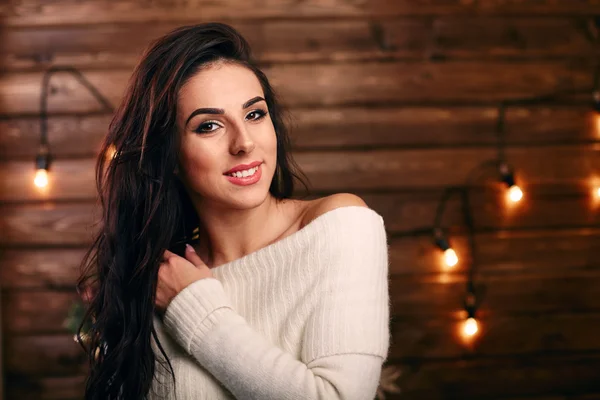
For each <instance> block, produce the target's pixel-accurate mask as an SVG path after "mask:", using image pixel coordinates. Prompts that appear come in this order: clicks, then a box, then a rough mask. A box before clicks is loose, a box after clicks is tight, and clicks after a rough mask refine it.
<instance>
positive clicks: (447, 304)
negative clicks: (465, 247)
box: [389, 270, 600, 318]
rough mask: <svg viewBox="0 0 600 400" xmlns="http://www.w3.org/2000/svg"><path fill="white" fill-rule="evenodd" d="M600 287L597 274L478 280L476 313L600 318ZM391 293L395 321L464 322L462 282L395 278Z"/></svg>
mask: <svg viewBox="0 0 600 400" xmlns="http://www.w3.org/2000/svg"><path fill="white" fill-rule="evenodd" d="M598 284H600V274H599V273H598V271H597V270H593V271H579V270H575V271H572V272H564V271H561V272H559V273H555V274H552V273H545V274H540V273H531V274H527V273H523V274H517V273H515V274H513V275H510V276H508V275H506V276H482V277H479V276H476V278H475V285H476V287H475V291H476V294H477V296H478V301H479V303H480V304H481V306H480V308H479V310H478V313H479V315H481V316H482V317H485V316H487V315H494V316H497V315H529V314H535V315H538V314H543V313H569V312H573V313H581V312H597V311H600V299H598V296H597V295H596V289H595V288H597V285H598ZM389 290H390V297H391V301H392V314H393V315H397V316H399V317H406V318H409V317H410V318H417V317H418V318H424V317H429V316H446V317H447V316H452V317H456V318H462V317H465V313H464V312H463V308H464V297H465V293H466V278H465V277H464V276H456V275H449V274H439V275H436V276H430V277H426V278H424V277H421V276H415V277H410V278H409V277H405V276H398V277H394V276H392V277H391V280H390V289H389Z"/></svg>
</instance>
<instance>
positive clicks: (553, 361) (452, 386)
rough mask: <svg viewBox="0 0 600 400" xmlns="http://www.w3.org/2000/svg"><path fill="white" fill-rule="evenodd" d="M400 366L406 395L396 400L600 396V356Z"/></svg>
mask: <svg viewBox="0 0 600 400" xmlns="http://www.w3.org/2000/svg"><path fill="white" fill-rule="evenodd" d="M390 362H391V363H393V362H394V360H390ZM400 367H401V369H402V376H400V377H399V378H398V380H397V381H398V385H399V386H400V387H401V388H402V393H401V394H400V395H398V397H392V398H397V399H411V400H449V399H451V400H458V399H461V400H463V399H472V400H475V399H476V400H492V399H495V400H497V399H504V400H507V399H514V398H528V399H530V398H532V399H536V398H538V397H536V396H548V397H550V398H552V396H557V393H563V394H565V397H564V399H571V398H575V399H577V398H578V397H577V396H578V395H588V394H591V393H600V381H599V380H598V375H597V371H598V369H599V368H600V357H599V356H598V355H597V354H590V355H570V356H544V357H542V356H540V357H536V358H531V357H523V358H518V357H515V358H513V357H511V358H500V359H498V358H492V359H484V360H478V359H475V360H460V361H447V362H437V363H433V362H432V363H422V362H419V361H417V362H415V363H414V364H412V365H401V366H400ZM567 394H568V395H567ZM571 395H573V396H574V397H571ZM542 398H543V397H542ZM558 398H559V399H560V398H561V397H560V396H558ZM582 398H585V396H584V397H582ZM592 398H593V397H592Z"/></svg>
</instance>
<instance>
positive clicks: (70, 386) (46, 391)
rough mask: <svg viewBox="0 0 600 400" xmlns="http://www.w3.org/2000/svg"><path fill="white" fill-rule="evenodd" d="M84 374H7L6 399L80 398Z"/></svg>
mask: <svg viewBox="0 0 600 400" xmlns="http://www.w3.org/2000/svg"><path fill="white" fill-rule="evenodd" d="M85 378H86V377H85V376H84V375H79V376H65V377H34V376H23V375H15V374H9V375H8V376H7V380H8V381H9V382H10V385H7V388H6V399H7V400H81V398H82V397H83V391H84V388H85Z"/></svg>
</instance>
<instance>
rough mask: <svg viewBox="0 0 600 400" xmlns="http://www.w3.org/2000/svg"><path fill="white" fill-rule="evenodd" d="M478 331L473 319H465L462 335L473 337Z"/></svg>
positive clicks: (475, 321)
mask: <svg viewBox="0 0 600 400" xmlns="http://www.w3.org/2000/svg"><path fill="white" fill-rule="evenodd" d="M477 331H479V326H478V324H477V320H476V319H475V318H467V320H466V321H465V324H464V325H463V333H464V334H465V336H469V337H470V336H473V335H475V334H476V333H477Z"/></svg>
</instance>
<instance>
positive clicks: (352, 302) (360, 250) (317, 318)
mask: <svg viewBox="0 0 600 400" xmlns="http://www.w3.org/2000/svg"><path fill="white" fill-rule="evenodd" d="M360 214H361V218H366V219H362V220H361V219H354V218H352V219H351V221H346V222H343V221H340V222H342V224H336V223H334V221H332V225H331V226H332V227H334V228H335V229H334V230H331V232H333V233H334V234H335V235H334V236H337V237H338V239H341V240H342V241H335V240H334V241H333V243H332V246H329V248H330V249H331V250H332V251H331V254H330V255H329V256H328V270H327V271H326V274H324V275H323V276H326V277H327V279H328V281H329V280H330V281H331V282H328V285H323V290H322V291H321V292H320V293H319V296H320V297H319V301H318V302H317V306H316V307H315V309H314V310H313V313H312V314H311V316H310V317H309V320H308V321H307V327H306V330H305V334H304V347H303V349H302V354H301V359H300V360H298V359H296V358H295V357H294V356H293V355H292V354H290V353H287V352H286V351H284V350H282V349H281V348H279V347H277V346H274V345H273V344H272V343H270V342H268V341H267V340H266V339H265V338H264V337H263V336H262V335H261V334H259V333H258V332H257V331H256V330H255V329H253V328H252V327H251V326H250V325H249V324H248V323H247V322H246V320H245V319H244V318H243V317H242V316H241V315H239V314H238V313H237V312H236V311H235V310H234V307H233V306H232V304H231V302H230V301H229V299H228V297H227V295H226V293H225V291H224V289H223V286H222V284H221V282H220V281H219V280H217V279H215V278H207V279H202V280H199V281H196V282H194V283H193V284H191V285H189V286H188V287H187V288H185V289H184V290H182V291H181V292H180V293H179V294H178V295H177V296H176V297H175V298H174V299H173V300H172V301H171V303H170V304H169V306H168V308H167V310H166V313H165V319H164V323H165V326H166V328H167V329H168V330H169V331H170V332H171V335H172V336H173V337H174V338H175V339H176V340H177V341H178V342H179V343H180V344H181V345H182V347H183V348H184V349H185V350H186V351H187V352H188V353H189V354H190V355H192V356H193V357H194V358H195V359H196V360H197V361H198V362H199V363H200V364H201V365H202V366H203V367H204V368H205V369H206V370H208V371H209V372H210V373H211V374H212V375H214V377H215V378H216V379H217V380H219V381H220V382H222V383H223V385H224V386H225V387H226V388H227V389H228V390H229V391H230V392H231V393H232V394H233V395H234V396H235V397H236V398H239V399H261V400H275V399H277V400H286V399H290V400H291V399H294V400H296V399H306V400H313V399H314V400H317V399H324V398H326V399H340V400H342V399H343V400H372V399H373V398H374V396H375V394H376V390H377V386H378V383H379V379H380V375H381V366H382V364H383V362H384V360H385V358H386V354H387V347H388V344H389V338H388V316H389V309H388V294H387V246H386V241H385V232H384V231H383V232H382V231H381V230H383V223H382V219H381V217H379V216H378V215H377V214H375V213H374V212H373V214H370V215H366V214H363V213H360ZM365 223H366V224H367V225H366V226H365V225H364V224H365ZM350 228H362V229H353V230H352V229H350ZM348 229H350V230H348ZM341 232H344V234H343V235H342V234H341ZM352 232H354V233H352ZM373 232H375V233H376V236H374V237H371V236H370V235H372V234H373ZM327 236H329V235H327ZM332 240H333V239H332ZM346 240H350V241H349V242H347V243H344V244H343V241H346ZM382 240H383V242H382ZM340 245H343V246H344V249H346V250H347V251H348V253H345V252H340V250H342V248H341V247H339V246H340ZM346 246H347V247H346ZM351 246H358V247H353V248H352V250H351V251H350V249H351ZM382 252H383V253H385V254H382ZM350 256H353V257H350ZM374 260H375V262H374ZM344 262H345V263H349V264H347V265H341V263H344ZM381 280H384V281H385V282H382V281H381ZM382 291H384V292H385V293H381V292H382ZM335 324H337V326H333V325H335ZM371 324H375V325H376V326H375V327H372V326H371Z"/></svg>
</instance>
